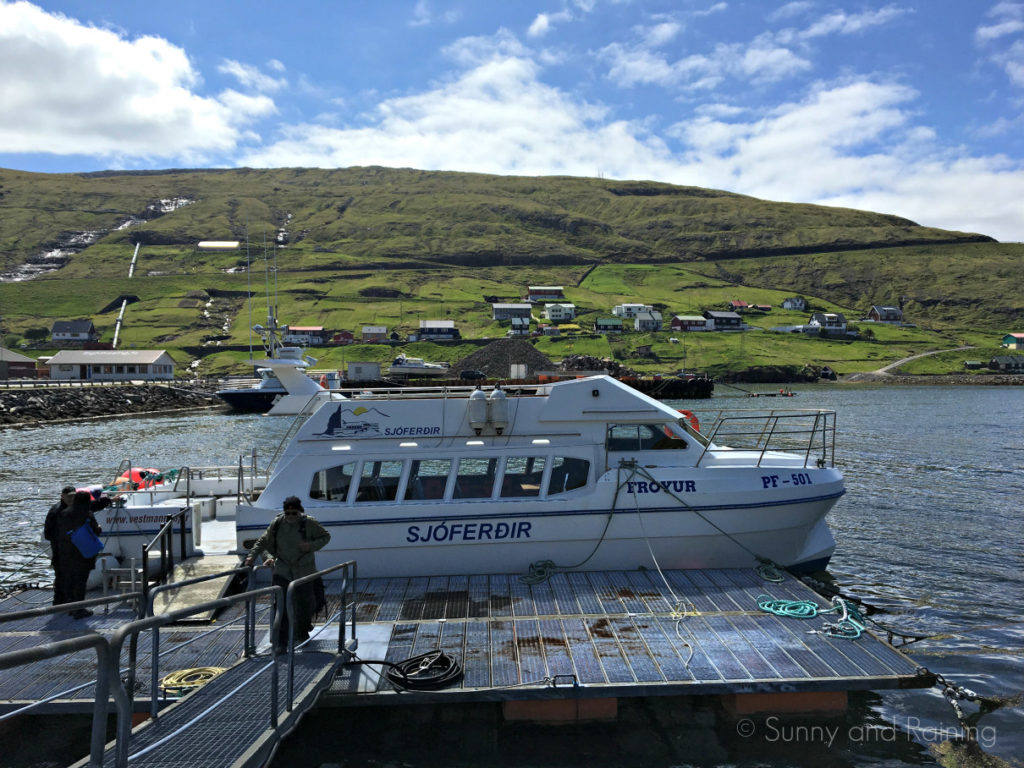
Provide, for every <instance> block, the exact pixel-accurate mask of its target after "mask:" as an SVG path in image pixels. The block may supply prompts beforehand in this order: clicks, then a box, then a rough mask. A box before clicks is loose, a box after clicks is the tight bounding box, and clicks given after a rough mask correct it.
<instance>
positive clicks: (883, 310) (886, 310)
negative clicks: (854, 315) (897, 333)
mask: <svg viewBox="0 0 1024 768" xmlns="http://www.w3.org/2000/svg"><path fill="white" fill-rule="evenodd" d="M867 319H868V320H871V321H872V322H875V323H893V324H895V325H899V324H900V323H902V322H903V311H902V310H901V309H900V308H899V307H874V306H873V307H871V309H870V310H869V311H868V317H867Z"/></svg>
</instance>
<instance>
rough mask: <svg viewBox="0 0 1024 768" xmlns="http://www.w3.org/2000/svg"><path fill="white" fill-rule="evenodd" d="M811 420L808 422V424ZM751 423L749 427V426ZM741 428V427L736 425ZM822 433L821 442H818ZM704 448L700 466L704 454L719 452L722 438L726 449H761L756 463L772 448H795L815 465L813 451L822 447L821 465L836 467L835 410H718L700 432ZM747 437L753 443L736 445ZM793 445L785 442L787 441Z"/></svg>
mask: <svg viewBox="0 0 1024 768" xmlns="http://www.w3.org/2000/svg"><path fill="white" fill-rule="evenodd" d="M808 422H809V423H808ZM747 425H749V427H748V426H747ZM737 427H739V428H737ZM819 436H820V440H821V442H820V445H816V443H817V441H818V439H819ZM700 437H701V441H700V442H701V443H703V448H702V451H701V454H700V456H699V457H698V459H697V463H696V466H698V467H699V466H700V465H701V462H702V461H703V460H704V458H705V456H707V455H708V454H711V455H716V454H717V452H718V448H717V445H716V440H717V439H719V438H721V440H722V446H723V450H724V448H725V446H728V448H729V450H730V451H732V450H736V449H740V450H753V451H758V452H759V454H760V455H759V456H758V460H757V465H758V466H761V463H762V462H763V461H764V459H765V455H766V454H767V453H768V452H769V451H772V450H777V451H792V450H794V449H795V448H799V450H800V451H801V452H802V453H803V454H804V466H805V467H806V466H809V465H811V464H812V453H814V452H815V451H816V449H819V448H820V451H821V455H820V457H818V458H814V459H813V463H814V464H816V465H817V466H820V467H825V466H834V464H835V440H836V412H835V411H827V410H803V411H777V410H771V411H769V412H768V413H754V414H746V413H745V414H729V415H726V414H723V413H721V412H719V413H718V414H717V415H716V416H715V417H714V420H713V422H712V424H711V427H710V428H709V429H706V430H703V431H701V433H700ZM744 439H746V440H747V441H748V442H749V443H752V445H746V446H744V445H742V444H740V445H737V444H736V441H737V440H739V441H741V443H742V441H743V440H744ZM786 440H789V441H793V443H795V445H794V444H792V443H791V444H789V445H784V444H782V443H783V442H784V441H786ZM723 455H724V454H723Z"/></svg>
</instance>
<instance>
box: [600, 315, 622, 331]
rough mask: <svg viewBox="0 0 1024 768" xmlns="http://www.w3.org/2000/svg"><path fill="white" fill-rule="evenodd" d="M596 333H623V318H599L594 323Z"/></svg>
mask: <svg viewBox="0 0 1024 768" xmlns="http://www.w3.org/2000/svg"><path fill="white" fill-rule="evenodd" d="M594 331H596V332H597V333H622V318H621V317H599V318H597V320H595V321H594Z"/></svg>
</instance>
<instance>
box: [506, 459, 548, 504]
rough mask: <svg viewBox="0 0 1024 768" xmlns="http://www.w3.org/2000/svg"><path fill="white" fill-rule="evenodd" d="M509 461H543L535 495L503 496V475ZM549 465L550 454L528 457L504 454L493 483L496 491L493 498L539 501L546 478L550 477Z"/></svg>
mask: <svg viewBox="0 0 1024 768" xmlns="http://www.w3.org/2000/svg"><path fill="white" fill-rule="evenodd" d="M510 459H527V460H528V461H536V460H537V459H542V460H543V461H544V467H543V469H542V470H541V472H540V480H539V481H538V483H539V484H538V486H537V493H535V494H522V495H519V496H506V495H505V493H504V491H505V474H506V472H507V470H508V462H509V460H510ZM551 464H552V456H551V454H550V452H544V453H532V454H530V455H523V454H513V455H511V456H510V455H508V454H506V455H505V456H504V459H503V461H502V462H501V468H500V470H499V473H498V477H497V479H496V481H495V488H496V489H497V495H496V496H495V498H497V499H510V500H514V499H539V498H543V494H544V489H545V487H546V485H545V484H546V482H547V479H548V477H549V476H550V475H551ZM520 487H521V486H520Z"/></svg>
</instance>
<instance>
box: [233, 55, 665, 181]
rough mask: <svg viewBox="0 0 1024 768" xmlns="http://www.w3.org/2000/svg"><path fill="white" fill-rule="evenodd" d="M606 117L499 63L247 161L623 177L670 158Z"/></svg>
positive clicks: (515, 66)
mask: <svg viewBox="0 0 1024 768" xmlns="http://www.w3.org/2000/svg"><path fill="white" fill-rule="evenodd" d="M606 117H607V115H606V111H605V109H604V108H603V107H600V106H597V105H589V104H584V103H578V102H574V101H573V100H571V99H570V98H568V97H567V96H566V95H565V94H563V93H562V92H561V91H559V90H557V89H554V88H551V87H549V86H546V85H543V84H542V83H540V82H538V80H537V69H536V66H535V65H534V64H533V63H531V62H530V61H528V60H526V59H522V58H505V59H495V60H492V61H489V62H487V63H485V64H482V65H480V66H478V67H476V68H475V69H473V70H470V71H468V72H466V73H465V74H464V75H463V76H462V77H460V78H459V79H458V80H455V81H453V82H451V83H449V84H447V85H445V86H443V87H441V88H438V89H435V90H433V91H429V92H426V93H423V94H420V95H418V96H411V97H403V98H398V99H391V100H388V101H385V102H382V103H381V104H380V105H379V107H378V109H377V111H376V114H375V115H374V116H373V122H372V124H371V125H368V126H366V127H351V128H347V129H335V128H325V127H323V126H313V125H303V126H295V127H292V128H289V129H287V131H286V132H285V136H284V138H283V139H282V140H281V141H279V142H277V143H275V144H273V145H271V146H269V147H266V148H264V149H261V150H258V151H253V152H250V153H248V154H247V155H246V156H245V157H243V158H242V159H241V163H242V164H244V165H255V166H270V167H276V166H294V165H300V166H314V167H343V166H348V165H386V166H413V167H417V168H429V169H445V170H450V169H458V170H463V171H480V172H491V173H514V174H526V175H549V174H571V175H585V176H593V175H596V174H597V173H598V172H604V173H606V174H608V175H612V176H618V177H622V176H623V175H624V173H625V171H626V169H628V168H631V167H634V166H637V165H638V164H641V163H642V164H643V165H644V166H647V165H650V163H651V162H652V160H651V159H652V158H658V157H662V158H665V159H667V158H668V152H667V149H666V148H665V145H664V142H663V141H661V140H660V139H657V138H652V137H645V136H643V135H641V134H642V131H641V130H640V129H639V128H638V127H637V126H631V125H629V124H626V123H623V122H606Z"/></svg>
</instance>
